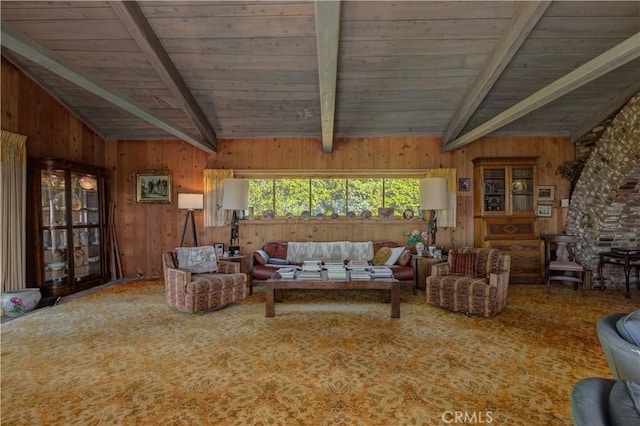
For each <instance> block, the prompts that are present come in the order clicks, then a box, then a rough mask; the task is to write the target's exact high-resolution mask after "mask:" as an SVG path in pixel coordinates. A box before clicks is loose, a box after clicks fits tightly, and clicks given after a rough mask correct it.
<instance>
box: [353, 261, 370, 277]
mask: <svg viewBox="0 0 640 426" xmlns="http://www.w3.org/2000/svg"><path fill="white" fill-rule="evenodd" d="M347 269H349V278H350V279H351V281H367V280H370V279H371V275H370V274H369V263H367V262H364V261H360V260H350V261H349V264H348V265H347Z"/></svg>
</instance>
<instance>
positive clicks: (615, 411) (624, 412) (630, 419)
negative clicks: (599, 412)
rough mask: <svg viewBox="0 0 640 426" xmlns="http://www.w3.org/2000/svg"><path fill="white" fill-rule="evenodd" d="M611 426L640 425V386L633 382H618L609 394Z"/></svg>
mask: <svg viewBox="0 0 640 426" xmlns="http://www.w3.org/2000/svg"><path fill="white" fill-rule="evenodd" d="M609 417H610V420H611V425H613V426H624V425H632V424H638V423H637V422H638V418H640V384H638V383H636V382H633V381H631V380H618V381H617V382H616V383H615V384H614V385H613V387H612V388H611V392H610V393H609Z"/></svg>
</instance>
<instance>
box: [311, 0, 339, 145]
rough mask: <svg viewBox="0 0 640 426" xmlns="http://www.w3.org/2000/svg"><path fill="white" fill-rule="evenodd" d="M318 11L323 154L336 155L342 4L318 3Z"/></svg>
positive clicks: (316, 6) (317, 32) (317, 33)
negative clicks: (334, 148) (334, 140)
mask: <svg viewBox="0 0 640 426" xmlns="http://www.w3.org/2000/svg"><path fill="white" fill-rule="evenodd" d="M315 11H316V43H317V47H318V79H319V83H320V120H321V124H322V151H323V152H326V153H330V152H331V151H333V133H334V123H335V112H336V84H337V78H338V41H339V38H340V1H327V0H317V1H316V2H315Z"/></svg>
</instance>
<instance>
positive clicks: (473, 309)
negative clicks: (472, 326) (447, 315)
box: [426, 247, 511, 317]
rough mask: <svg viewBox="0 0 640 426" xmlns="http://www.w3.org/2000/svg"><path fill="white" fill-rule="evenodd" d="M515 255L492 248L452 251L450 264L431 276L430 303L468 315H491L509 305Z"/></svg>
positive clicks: (428, 282)
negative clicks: (512, 265)
mask: <svg viewBox="0 0 640 426" xmlns="http://www.w3.org/2000/svg"><path fill="white" fill-rule="evenodd" d="M510 267H511V256H509V255H508V254H503V253H502V252H500V251H499V250H496V249H490V248H474V247H462V248H459V249H456V250H449V256H448V259H447V262H446V263H438V264H436V265H433V268H432V270H431V273H432V275H431V276H430V277H427V283H426V284H427V303H430V304H432V305H435V306H440V307H442V308H445V309H449V310H452V311H457V312H464V313H466V314H472V315H479V316H484V317H491V316H493V315H496V314H498V313H500V312H502V310H503V309H504V307H505V306H506V304H507V290H508V288H509V271H510Z"/></svg>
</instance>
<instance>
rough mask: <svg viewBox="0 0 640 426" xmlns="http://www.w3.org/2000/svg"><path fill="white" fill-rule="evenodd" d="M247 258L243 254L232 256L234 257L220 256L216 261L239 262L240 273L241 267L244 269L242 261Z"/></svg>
mask: <svg viewBox="0 0 640 426" xmlns="http://www.w3.org/2000/svg"><path fill="white" fill-rule="evenodd" d="M246 257H247V256H246V255H245V254H239V255H234V256H220V257H219V258H218V260H226V261H228V262H239V263H240V271H242V269H243V266H245V267H246V265H245V264H244V262H243V259H245V258H246Z"/></svg>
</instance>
